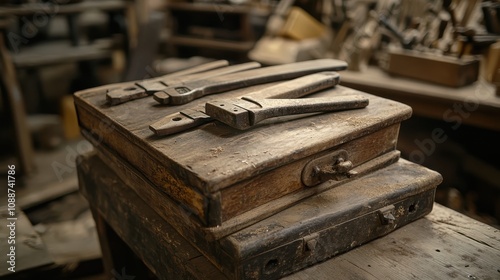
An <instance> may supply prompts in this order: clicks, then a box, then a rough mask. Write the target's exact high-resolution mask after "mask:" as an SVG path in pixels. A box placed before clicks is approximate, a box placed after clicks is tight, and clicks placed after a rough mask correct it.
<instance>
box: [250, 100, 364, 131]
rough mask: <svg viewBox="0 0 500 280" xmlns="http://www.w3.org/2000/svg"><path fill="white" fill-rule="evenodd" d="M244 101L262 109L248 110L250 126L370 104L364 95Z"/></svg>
mask: <svg viewBox="0 0 500 280" xmlns="http://www.w3.org/2000/svg"><path fill="white" fill-rule="evenodd" d="M242 99H243V100H246V101H249V102H252V103H254V104H256V105H257V106H259V107H260V108H248V110H249V112H250V125H254V124H256V123H258V122H260V121H263V120H265V119H268V118H272V117H279V116H288V115H296V114H305V113H316V112H325V111H341V110H349V109H358V108H364V107H366V106H367V105H368V103H369V101H368V98H366V97H365V96H362V95H346V96H337V97H333V98H305V99H253V98H250V97H242ZM245 109H247V108H245Z"/></svg>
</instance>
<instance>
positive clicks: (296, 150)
mask: <svg viewBox="0 0 500 280" xmlns="http://www.w3.org/2000/svg"><path fill="white" fill-rule="evenodd" d="M264 86H265V85H261V86H255V87H251V88H247V89H244V90H236V91H231V92H227V93H225V94H224V95H223V96H224V97H234V96H240V95H243V94H244V93H246V92H250V91H253V90H257V89H259V88H263V87H264ZM347 94H360V92H358V91H355V90H351V89H348V88H345V87H341V86H338V87H337V88H336V89H333V90H326V91H323V92H321V93H319V94H316V95H314V96H316V97H327V96H335V95H347ZM362 94H364V93H362ZM365 95H366V96H367V97H368V98H369V99H370V105H369V106H368V107H367V108H365V109H361V110H353V111H349V112H339V113H334V114H319V115H314V116H311V115H307V116H304V115H301V116H295V117H293V118H290V117H284V118H277V119H274V120H270V121H265V122H263V123H262V124H260V125H258V126H257V127H256V128H254V129H252V130H250V131H245V132H241V131H237V130H235V129H232V128H230V127H228V126H226V125H223V124H221V123H218V122H213V123H210V124H207V125H204V126H202V127H200V128H198V129H194V130H189V131H186V132H183V133H180V134H175V135H172V136H167V137H156V136H154V135H153V133H152V132H151V131H150V130H149V128H148V126H149V124H151V123H153V122H155V121H157V120H158V119H160V118H161V117H163V116H166V115H169V114H172V113H174V112H178V111H179V110H183V109H187V108H191V107H193V106H198V105H200V104H203V103H204V102H206V101H208V100H210V99H212V98H214V97H213V96H207V97H205V98H202V99H199V100H196V101H195V102H192V103H190V104H186V105H181V106H159V105H158V104H156V102H155V101H154V100H153V99H152V98H145V99H139V100H135V101H133V102H128V103H124V104H121V105H119V106H113V107H110V106H108V105H107V104H106V103H105V90H103V88H100V89H92V90H86V91H82V92H79V93H76V95H75V103H76V107H77V111H78V115H79V121H80V125H81V127H82V128H83V129H84V130H87V131H88V132H91V133H92V134H94V140H96V141H94V144H95V145H100V144H102V145H103V146H105V147H106V148H107V149H111V150H113V152H115V153H116V154H117V155H119V156H120V157H122V158H123V159H124V160H125V161H127V162H129V163H131V164H132V165H133V166H134V167H136V168H137V169H138V170H140V171H141V172H142V173H143V174H144V175H145V176H146V177H148V178H149V179H150V180H151V181H152V183H153V184H154V185H155V186H156V187H158V188H159V189H160V191H162V192H164V193H166V194H168V195H169V196H170V197H173V198H174V199H175V200H176V201H178V202H179V203H181V204H183V205H185V206H186V207H188V208H189V209H190V210H191V211H193V212H194V213H195V214H196V215H198V217H199V218H200V221H201V223H203V224H205V225H209V226H215V225H220V224H221V223H222V222H224V221H226V220H228V219H231V218H233V217H235V216H237V215H239V214H242V213H244V212H245V211H248V210H249V209H252V208H254V207H257V206H259V205H262V204H264V203H265V202H268V201H270V200H272V199H276V198H278V197H279V196H282V195H283V194H286V193H287V192H293V191H296V190H297V189H298V188H300V187H303V185H302V183H301V182H300V180H299V181H297V180H296V179H294V182H293V184H294V185H293V184H292V185H286V186H290V188H288V189H286V188H285V189H283V190H282V191H284V192H275V193H273V194H270V195H267V194H269V192H268V190H270V188H269V187H268V186H269V184H270V183H272V182H269V181H261V183H255V184H254V187H252V188H248V184H247V183H242V182H243V181H244V180H246V179H248V178H255V177H258V176H259V175H262V174H266V173H269V172H281V170H280V168H279V167H283V166H286V165H287V164H292V163H294V162H296V161H298V160H301V159H304V158H307V157H311V156H314V155H317V154H319V153H322V152H325V151H326V150H328V149H331V148H332V147H335V146H338V145H341V144H344V143H347V142H349V141H353V140H354V139H358V138H360V137H363V136H366V135H369V134H371V133H375V132H377V131H380V130H383V129H384V128H388V127H390V126H392V125H395V124H399V123H400V122H401V121H402V120H404V119H406V118H408V117H409V116H410V114H411V109H410V108H409V107H407V106H405V105H403V104H400V103H397V102H393V101H390V100H387V99H383V98H379V97H375V96H372V95H368V94H365ZM217 98H221V95H217ZM291 119H293V121H290V120H291ZM286 120H288V121H286ZM277 132H279V133H277ZM393 135H394V136H395V137H393V138H391V139H390V140H389V142H388V143H385V144H383V145H374V146H373V147H374V150H375V151H377V152H376V153H374V154H372V155H374V156H377V155H380V154H382V153H384V152H387V150H388V148H387V147H388V146H390V147H391V149H395V144H396V137H397V133H394V134H393ZM384 139H387V138H384ZM373 141H375V140H373ZM378 148H380V149H379V150H378ZM356 150H357V149H356V148H353V151H352V153H356ZM361 158H362V157H361ZM364 160H366V157H365V159H364ZM298 172H300V170H299V171H298ZM277 174H278V173H277ZM281 174H283V173H281ZM261 177H263V178H264V177H265V176H261ZM274 177H275V178H274V180H280V178H278V177H279V176H274ZM281 177H283V176H281ZM281 179H283V178H281ZM275 182H277V181H275ZM238 184H239V185H238ZM245 185H246V186H247V190H248V189H250V193H246V192H243V191H238V188H241V190H242V189H243V188H245ZM275 185H278V184H275ZM235 186H236V188H234V187H235ZM233 188H234V189H233ZM224 189H232V192H233V194H231V195H229V194H227V195H226V196H227V197H229V196H231V200H229V199H226V200H223V199H222V194H221V192H220V191H222V190H224ZM259 193H262V194H263V197H264V198H263V199H262V200H259V201H254V202H251V203H246V202H245V200H246V199H248V198H251V197H254V195H257V194H259ZM238 195H239V197H238V200H236V202H235V200H234V198H235V196H236V197H237V196H238ZM225 201H226V202H225ZM224 203H226V204H224Z"/></svg>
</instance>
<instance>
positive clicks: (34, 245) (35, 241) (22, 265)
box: [0, 206, 54, 276]
mask: <svg viewBox="0 0 500 280" xmlns="http://www.w3.org/2000/svg"><path fill="white" fill-rule="evenodd" d="M0 213H2V215H1V216H0V217H1V218H2V220H3V222H2V227H0V240H1V241H2V242H1V244H0V248H1V251H2V256H1V257H0V261H1V262H2V269H1V270H0V276H12V275H15V274H14V273H13V272H11V271H9V270H8V269H7V268H9V267H11V265H10V264H9V263H8V262H9V260H10V256H8V255H7V254H11V250H10V247H11V246H14V247H15V250H14V254H15V260H14V266H15V267H14V270H15V272H16V273H19V272H25V273H26V272H27V271H30V270H31V271H33V270H34V269H37V268H40V267H44V266H48V265H51V264H53V263H54V260H53V259H52V257H51V255H50V254H49V252H48V251H47V248H46V247H45V244H44V243H43V241H42V239H41V237H40V235H39V234H38V233H37V232H36V231H35V230H34V229H33V227H32V225H31V222H30V221H29V220H28V217H26V215H25V214H24V213H23V212H20V211H18V212H17V216H14V217H10V216H8V215H7V213H8V211H7V207H3V206H2V207H0ZM7 218H17V220H7ZM11 222H13V223H15V228H14V232H15V234H14V235H15V244H9V243H8V242H7V240H9V239H8V238H9V236H10V235H11V234H10V232H11V230H10V228H9V227H7V225H9V224H10V223H11Z"/></svg>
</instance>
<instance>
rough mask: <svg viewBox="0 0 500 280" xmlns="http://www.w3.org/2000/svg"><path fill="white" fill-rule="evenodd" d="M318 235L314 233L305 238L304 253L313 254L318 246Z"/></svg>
mask: <svg viewBox="0 0 500 280" xmlns="http://www.w3.org/2000/svg"><path fill="white" fill-rule="evenodd" d="M318 237H319V235H318V233H313V234H311V235H308V236H306V237H304V252H307V253H312V252H314V250H315V249H316V246H317V245H318Z"/></svg>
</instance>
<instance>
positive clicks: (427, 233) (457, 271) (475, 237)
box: [284, 204, 500, 280]
mask: <svg viewBox="0 0 500 280" xmlns="http://www.w3.org/2000/svg"><path fill="white" fill-rule="evenodd" d="M284 279H287V280H306V279H315V280H316V279H490V280H493V279H500V230H499V229H495V228H493V227H491V226H488V225H486V224H483V223H481V222H478V221H476V220H473V219H471V218H468V217H466V216H464V215H462V214H460V213H457V212H455V211H453V210H451V209H449V208H446V207H444V206H441V205H439V204H435V205H434V209H433V211H432V212H431V214H429V215H428V216H426V217H425V218H423V219H420V220H418V221H416V222H414V223H411V224H409V225H408V226H406V227H403V228H401V229H398V230H396V231H395V232H393V233H391V234H389V235H387V236H385V237H383V238H380V239H377V240H374V241H372V242H370V243H368V244H365V245H363V246H361V247H358V248H356V249H354V250H352V251H350V252H348V253H346V254H343V255H340V256H338V257H336V258H334V259H331V260H329V261H326V262H324V263H321V264H318V265H315V266H312V267H309V268H307V269H305V270H303V271H301V272H300V273H297V274H292V275H290V276H288V277H285V278H284Z"/></svg>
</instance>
